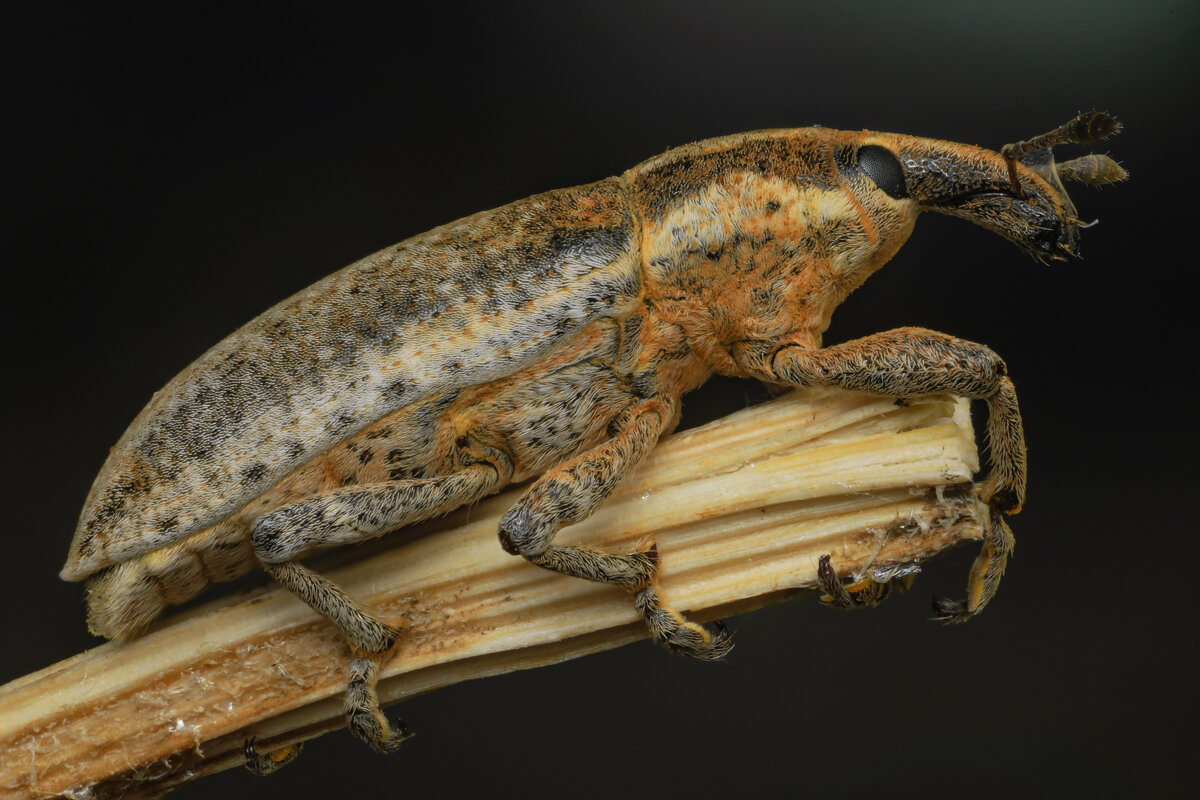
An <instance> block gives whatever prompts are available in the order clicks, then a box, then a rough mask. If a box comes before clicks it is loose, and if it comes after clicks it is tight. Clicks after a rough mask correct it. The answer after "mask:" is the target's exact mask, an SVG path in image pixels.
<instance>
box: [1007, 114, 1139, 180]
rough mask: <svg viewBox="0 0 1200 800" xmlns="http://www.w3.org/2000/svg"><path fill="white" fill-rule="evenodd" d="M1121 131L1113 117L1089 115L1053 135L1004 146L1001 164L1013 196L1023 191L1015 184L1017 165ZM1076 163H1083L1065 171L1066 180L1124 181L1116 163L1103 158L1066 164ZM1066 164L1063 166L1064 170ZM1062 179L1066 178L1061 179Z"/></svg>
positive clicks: (1123, 171)
mask: <svg viewBox="0 0 1200 800" xmlns="http://www.w3.org/2000/svg"><path fill="white" fill-rule="evenodd" d="M1120 131H1121V123H1120V122H1118V121H1117V118H1116V117H1114V116H1112V115H1111V114H1105V113H1104V112H1103V111H1088V112H1087V113H1084V114H1080V115H1079V116H1077V117H1075V119H1073V120H1071V121H1070V122H1068V123H1066V124H1064V125H1059V126H1058V127H1057V128H1055V129H1054V130H1052V131H1048V132H1046V133H1043V134H1040V135H1038V136H1034V137H1033V138H1032V139H1025V140H1024V141H1020V142H1013V143H1012V144H1006V145H1004V147H1001V148H1000V155H1001V156H1003V157H1004V161H1005V162H1006V163H1007V164H1008V179H1009V181H1011V182H1012V187H1013V192H1014V193H1015V194H1016V195H1017V197H1024V196H1025V193H1024V191H1023V190H1022V189H1021V182H1020V181H1019V180H1017V162H1018V161H1020V160H1021V159H1022V158H1023V157H1025V156H1027V155H1029V154H1030V153H1033V152H1036V151H1038V150H1044V149H1045V148H1047V147H1054V146H1055V145H1060V144H1083V143H1084V142H1096V141H1099V140H1101V139H1107V138H1108V137H1109V136H1112V135H1113V134H1115V133H1120ZM1075 162H1085V163H1081V164H1077V165H1075V166H1073V167H1072V168H1071V169H1070V170H1068V172H1069V173H1070V177H1069V178H1068V179H1069V180H1078V181H1080V182H1082V183H1090V184H1101V183H1112V182H1113V181H1119V180H1121V179H1123V178H1124V177H1126V172H1125V170H1123V169H1121V166H1120V165H1119V164H1117V162H1115V161H1113V160H1112V159H1111V158H1109V157H1108V156H1105V155H1095V154H1093V155H1090V156H1084V157H1082V158H1078V159H1074V160H1072V161H1068V162H1066V164H1073V165H1074V164H1075ZM1066 164H1064V165H1062V166H1066ZM1060 169H1061V167H1060ZM1063 177H1067V176H1066V175H1064V176H1063Z"/></svg>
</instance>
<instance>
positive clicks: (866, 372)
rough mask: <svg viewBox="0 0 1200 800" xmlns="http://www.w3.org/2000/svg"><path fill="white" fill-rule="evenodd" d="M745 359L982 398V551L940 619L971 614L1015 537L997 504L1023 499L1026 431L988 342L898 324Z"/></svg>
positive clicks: (821, 380)
mask: <svg viewBox="0 0 1200 800" xmlns="http://www.w3.org/2000/svg"><path fill="white" fill-rule="evenodd" d="M742 361H743V366H745V367H746V368H747V370H749V371H750V372H751V373H752V374H754V375H756V376H757V377H760V378H764V379H766V380H771V381H782V382H785V383H789V384H792V385H794V386H833V387H839V388H843V389H855V390H858V391H863V392H871V393H873V394H880V395H885V396H888V397H916V396H920V395H929V394H939V393H942V392H949V393H951V394H957V395H961V396H963V397H968V398H972V399H979V400H983V401H985V402H986V403H987V405H988V426H987V431H988V447H989V450H990V453H991V462H992V463H991V466H992V470H991V473H990V474H989V475H988V477H987V479H986V480H985V481H984V483H983V486H982V487H981V490H980V494H981V496H982V497H983V499H984V500H985V501H986V502H987V503H988V504H989V505H990V506H991V508H992V514H991V524H990V526H989V531H988V533H987V535H986V537H985V540H984V546H983V551H982V552H981V553H980V555H979V558H977V559H976V561H975V564H974V566H973V567H972V568H971V575H970V578H969V579H968V584H967V599H966V601H965V602H950V601H940V602H939V603H938V604H937V605H936V609H935V610H936V611H937V613H938V616H939V617H940V618H942V619H944V620H946V621H950V622H961V621H965V620H967V619H969V618H970V617H971V616H973V615H974V614H977V613H978V612H979V611H980V610H982V609H983V607H984V606H985V605H987V603H988V601H989V600H991V598H992V596H993V595H994V594H995V593H996V589H997V587H998V586H999V584H1000V577H1001V575H1002V574H1003V573H1004V566H1005V564H1006V562H1007V560H1008V555H1009V553H1010V552H1012V547H1013V539H1012V533H1011V531H1009V529H1008V525H1007V524H1006V523H1005V522H1004V519H1003V517H1002V516H1001V514H1000V512H1003V513H1005V514H1015V513H1017V512H1018V511H1020V510H1021V504H1022V503H1023V502H1024V500H1025V477H1026V466H1025V435H1024V432H1023V430H1022V425H1021V414H1020V411H1019V409H1018V408H1017V394H1016V391H1015V389H1014V388H1013V384H1012V381H1011V380H1010V379H1009V377H1008V373H1007V368H1006V367H1005V365H1004V362H1003V361H1002V360H1001V359H1000V357H999V356H998V355H996V354H995V353H994V352H992V351H991V350H990V349H988V348H987V347H985V346H983V345H981V344H976V343H975V342H968V341H965V340H963V339H957V338H955V337H953V336H948V335H946V334H944V333H938V332H937V331H930V330H926V329H924V328H897V329H895V330H891V331H885V332H883V333H877V334H875V335H873V336H866V337H864V338H862V339H855V340H853V341H850V342H846V343H844V344H839V345H834V346H832V347H824V348H820V349H811V348H805V347H802V346H799V345H784V346H783V347H780V348H778V349H776V350H775V351H774V352H770V353H768V352H763V351H759V352H758V353H754V352H753V351H751V350H747V351H746V352H745V354H744V356H743V359H742Z"/></svg>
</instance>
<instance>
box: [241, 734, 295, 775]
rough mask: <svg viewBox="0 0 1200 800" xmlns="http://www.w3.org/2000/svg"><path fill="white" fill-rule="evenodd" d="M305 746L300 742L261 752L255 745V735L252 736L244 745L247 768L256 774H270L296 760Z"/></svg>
mask: <svg viewBox="0 0 1200 800" xmlns="http://www.w3.org/2000/svg"><path fill="white" fill-rule="evenodd" d="M303 748H304V743H303V742H299V743H297V744H293V745H288V746H286V747H281V748H279V749H278V750H272V751H270V752H269V753H260V752H259V751H258V748H257V747H256V746H255V739H254V737H250V738H249V739H247V740H246V742H245V744H244V745H243V751H244V754H245V759H246V761H245V765H246V769H248V770H250V771H251V772H253V773H254V774H255V775H270V774H271V773H273V772H276V771H277V770H280V769H282V768H283V767H286V766H287V765H288V764H290V763H292V762H293V761H295V760H296V756H298V755H300V751H301V750H302V749H303Z"/></svg>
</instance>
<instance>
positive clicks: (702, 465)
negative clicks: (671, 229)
mask: <svg viewBox="0 0 1200 800" xmlns="http://www.w3.org/2000/svg"><path fill="white" fill-rule="evenodd" d="M977 466H978V464H977V456H976V452H975V445H974V440H973V436H972V431H971V424H970V419H969V416H968V412H967V406H966V404H965V402H963V401H955V400H953V399H951V398H933V399H929V400H921V401H915V402H913V403H912V404H910V405H908V406H901V405H897V404H896V403H895V402H893V401H891V400H886V399H880V398H876V397H870V396H867V395H860V394H853V393H847V392H807V393H802V394H792V395H788V396H786V397H783V398H780V399H778V400H775V401H773V402H771V403H767V404H765V405H762V406H758V407H755V408H749V409H746V410H744V411H741V412H739V413H736V414H733V415H731V416H729V417H726V418H724V419H722V420H719V421H717V422H715V423H712V424H709V425H706V426H704V427H701V428H696V429H693V430H689V431H686V432H683V433H680V434H677V435H675V436H672V437H671V438H670V439H669V440H667V441H665V442H663V443H662V444H661V445H660V446H659V447H658V448H657V449H656V450H655V451H654V453H653V454H652V456H651V458H650V459H649V460H648V462H647V463H646V464H645V465H643V466H642V468H641V469H639V470H638V471H637V472H636V473H635V474H634V475H632V476H630V477H629V479H628V480H626V481H625V483H624V484H623V485H622V487H621V488H620V490H618V492H617V493H616V494H615V495H614V496H613V497H612V499H611V500H610V501H609V502H608V503H606V504H605V505H604V506H603V507H602V508H601V509H600V510H599V511H598V512H597V513H596V514H595V515H594V516H593V517H592V518H591V519H589V520H587V521H586V522H584V523H581V524H579V525H575V526H573V527H571V528H568V529H566V530H564V531H563V533H562V534H561V535H560V537H559V539H558V542H559V543H581V542H587V543H589V544H592V545H597V546H601V547H604V548H607V549H610V550H612V551H615V552H624V551H629V550H632V549H635V548H639V547H644V546H646V545H647V544H649V543H650V542H652V541H653V542H657V544H658V548H659V553H660V556H661V558H660V569H661V573H660V577H661V586H662V590H663V595H664V598H665V600H666V601H667V602H668V603H670V604H671V605H673V606H675V607H676V608H679V609H681V610H687V611H688V612H689V615H690V616H691V617H693V618H695V619H697V620H709V619H714V618H717V617H719V616H722V615H727V614H730V613H735V612H740V611H745V610H749V609H751V608H755V607H758V606H761V605H764V604H766V603H769V602H773V601H775V600H779V599H784V598H786V597H788V596H790V595H791V594H794V593H795V592H797V591H800V590H805V589H811V588H813V586H814V585H815V579H816V566H817V559H818V557H819V556H821V555H822V554H825V553H829V554H831V555H832V563H833V565H834V567H835V569H837V571H838V573H839V574H841V575H843V576H859V575H862V574H864V573H865V571H867V570H868V569H876V568H880V567H887V566H890V565H897V564H905V563H909V562H913V561H920V560H924V559H927V558H929V557H930V556H932V555H935V554H936V553H938V552H940V551H941V550H944V549H945V548H947V547H949V546H951V545H953V544H956V543H958V542H960V541H962V540H964V539H973V538H979V537H980V536H981V535H982V530H981V520H983V519H985V518H986V511H985V509H984V507H983V506H982V505H981V504H980V503H979V501H978V500H977V499H976V497H975V493H974V490H973V489H972V488H970V485H969V481H970V480H971V476H972V474H973V473H974V471H975V470H976V469H977ZM964 485H965V488H964ZM948 486H954V487H955V488H954V489H951V490H946V489H945V488H944V487H948ZM519 491H520V489H515V490H513V491H510V492H506V493H505V494H502V495H499V496H497V497H495V498H492V499H490V500H488V501H485V502H483V503H481V504H479V505H478V506H476V507H474V508H472V509H469V510H465V511H461V512H458V513H456V514H454V515H451V516H449V517H446V518H445V519H442V520H438V521H436V522H434V523H430V524H426V525H423V526H420V527H419V528H417V529H414V530H412V531H406V532H404V533H401V534H393V535H392V536H391V537H388V539H385V540H383V541H384V542H385V543H386V545H387V546H386V549H383V548H376V549H374V550H373V551H371V552H365V553H364V554H363V557H362V558H360V559H359V560H358V561H356V562H354V563H352V564H351V565H350V566H346V567H344V568H341V569H337V570H334V571H332V572H329V573H328V574H329V575H330V577H331V578H332V579H333V580H335V581H337V582H338V583H339V584H341V585H342V586H343V587H345V588H346V589H347V590H348V591H349V592H350V593H351V594H352V595H354V596H355V597H356V598H358V599H360V600H361V601H363V602H364V603H366V604H367V605H368V606H369V607H371V608H374V609H377V610H378V611H379V612H380V613H381V614H382V615H383V616H384V618H386V619H388V620H390V621H393V622H398V623H400V624H401V625H402V626H403V627H404V629H405V633H404V636H403V637H402V640H401V642H400V644H399V645H398V647H397V649H396V652H395V655H394V657H393V658H392V659H391V660H390V661H389V662H388V664H387V665H386V668H385V670H384V673H383V675H384V679H383V680H382V681H381V683H380V687H379V692H380V697H381V699H382V700H383V702H385V703H393V702H398V701H400V700H403V699H404V698H406V697H411V696H413V695H415V694H419V693H422V692H428V691H431V690H433V689H437V688H439V687H442V686H447V685H450V684H453V683H457V682H459V681H463V680H468V679H470V678H478V677H483V676H487V675H495V674H498V673H502V672H508V671H510V670H515V669H525V668H528V667H535V666H542V665H546V664H552V663H555V662H559V661H563V660H566V659H570V658H576V657H578V656H582V655H587V654H589V653H594V652H598V651H601V650H606V649H609V648H612V647H617V646H619V645H622V644H626V643H628V642H632V641H635V640H637V639H640V638H644V637H645V636H646V635H647V632H646V629H645V627H644V626H643V624H642V623H641V621H640V619H639V617H638V616H637V614H636V613H635V611H634V608H633V603H632V600H631V597H630V595H628V594H627V593H625V592H624V591H622V590H620V589H615V588H612V587H608V586H602V585H597V584H592V583H587V582H585V581H580V580H576V579H572V578H564V577H562V576H559V575H555V574H552V573H548V572H545V571H543V570H540V569H538V568H536V567H534V566H531V565H530V564H528V563H526V562H525V561H524V560H523V559H520V558H514V557H512V556H509V555H507V554H506V553H504V552H503V551H502V550H501V549H500V546H499V544H498V543H497V541H496V527H497V522H498V520H499V517H500V514H501V513H502V512H503V511H504V509H506V508H507V507H508V506H509V505H510V504H511V503H512V502H513V500H514V498H515V497H516V496H517V494H518V493H519ZM81 624H82V622H81ZM664 657H665V656H664ZM348 661H349V653H348V651H347V648H346V645H345V643H344V640H343V639H342V637H341V636H340V634H339V633H338V632H337V631H336V630H335V629H334V628H333V627H332V626H331V625H330V624H329V623H327V622H325V621H324V620H323V619H321V618H320V617H318V616H316V614H314V613H313V612H312V611H311V610H309V609H308V607H307V606H305V605H304V604H303V603H301V602H300V601H299V600H297V599H296V598H294V597H292V596H291V595H290V594H288V593H287V592H285V591H283V590H281V589H277V588H270V589H264V590H258V591H254V592H252V593H249V594H242V595H240V596H235V597H230V598H226V599H224V600H219V601H217V602H216V603H213V604H211V605H208V606H206V607H204V608H201V609H197V610H194V611H191V612H187V613H184V614H180V615H178V616H176V617H173V618H171V619H168V620H166V621H164V622H163V623H162V624H160V625H159V626H157V627H156V628H155V629H154V630H153V631H152V632H151V633H149V634H147V635H145V636H143V637H142V638H140V639H138V640H136V641H133V642H130V643H127V644H105V645H101V646H100V647H97V648H95V649H92V650H89V651H87V652H84V653H81V654H79V655H77V656H75V657H73V658H70V659H68V660H66V661H63V662H61V663H59V664H55V665H53V666H51V667H48V668H46V669H44V670H42V671H40V672H37V673H34V674H32V675H27V676H25V677H23V678H20V679H18V680H15V681H13V682H12V683H10V684H8V685H7V686H5V687H3V688H0V796H5V797H7V796H13V797H49V796H54V795H57V794H60V793H63V792H68V793H69V794H70V795H73V796H78V797H96V798H98V797H109V796H124V797H154V796H158V795H160V794H162V793H163V792H165V791H167V790H169V789H170V788H171V787H172V786H176V785H178V784H179V783H181V782H183V781H186V780H192V779H195V778H197V777H200V776H202V775H205V774H208V773H211V772H215V771H218V770H221V769H226V768H229V767H232V766H238V765H240V764H241V763H242V760H243V745H244V742H245V740H246V739H247V738H248V737H250V736H256V737H257V739H258V743H259V749H260V750H269V749H272V748H276V747H280V746H283V745H285V744H288V743H291V742H297V741H302V740H304V739H308V738H312V737H313V736H316V735H319V734H320V733H324V732H326V731H329V730H333V729H335V728H337V727H340V726H341V725H342V719H341V703H342V692H343V690H344V688H345V682H346V677H345V672H346V667H347V665H348ZM396 757H397V758H402V757H403V751H402V752H401V754H400V755H398V756H396Z"/></svg>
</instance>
